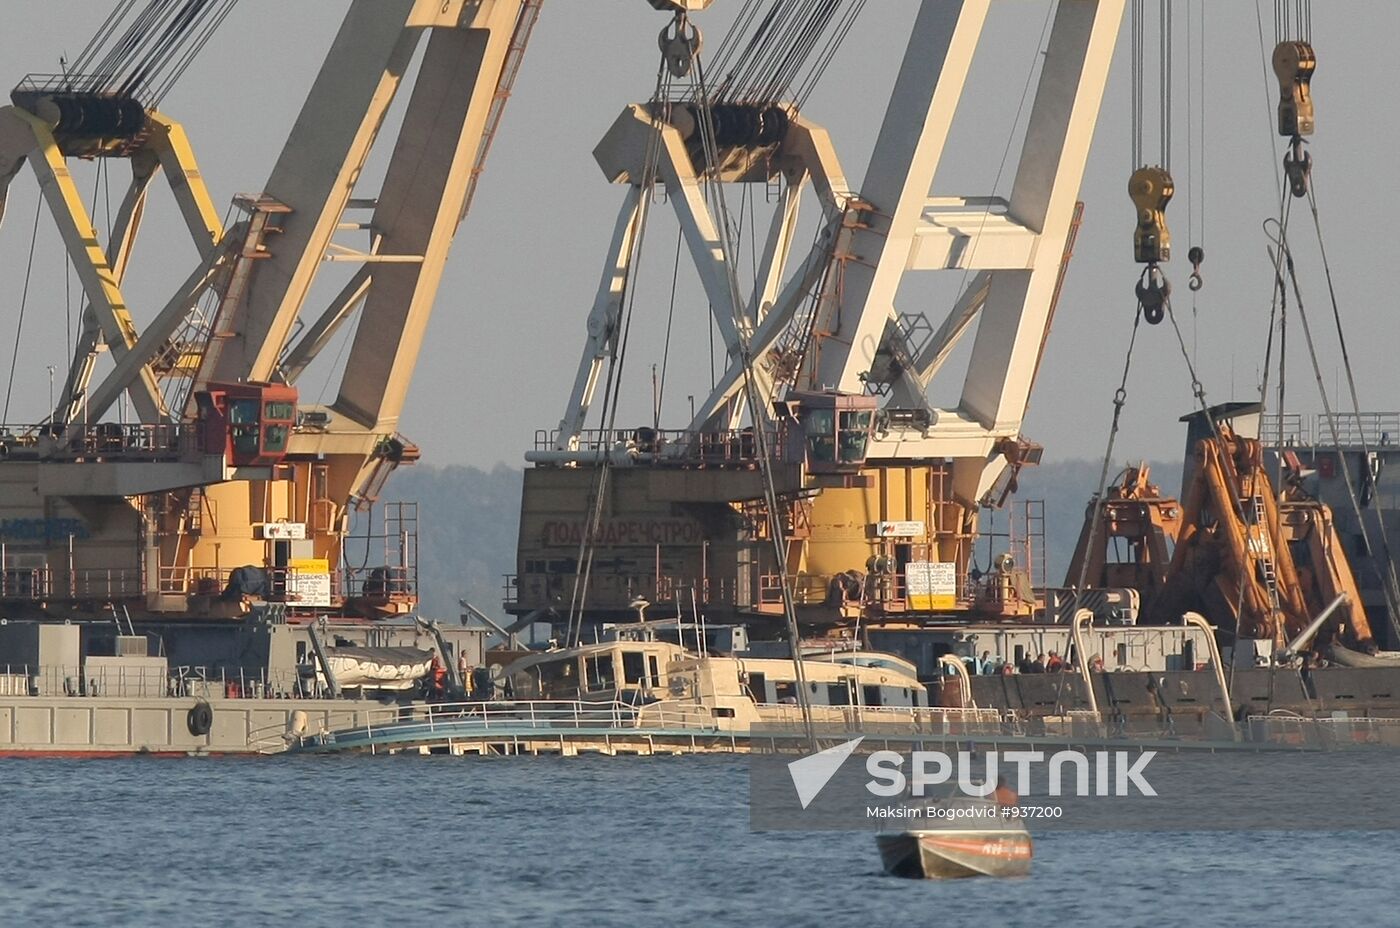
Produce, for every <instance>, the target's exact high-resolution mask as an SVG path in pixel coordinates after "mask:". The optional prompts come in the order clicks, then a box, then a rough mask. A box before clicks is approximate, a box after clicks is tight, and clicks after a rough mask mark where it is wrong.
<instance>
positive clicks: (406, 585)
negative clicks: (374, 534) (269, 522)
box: [157, 566, 418, 606]
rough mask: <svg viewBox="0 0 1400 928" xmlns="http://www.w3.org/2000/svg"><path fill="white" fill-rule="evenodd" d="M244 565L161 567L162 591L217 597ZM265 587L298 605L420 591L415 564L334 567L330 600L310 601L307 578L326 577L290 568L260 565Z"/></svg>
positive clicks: (271, 596)
mask: <svg viewBox="0 0 1400 928" xmlns="http://www.w3.org/2000/svg"><path fill="white" fill-rule="evenodd" d="M241 569H242V568H233V569H230V568H213V567H188V566H184V567H161V568H160V569H159V571H158V572H157V574H158V582H159V584H160V592H162V593H167V594H179V595H187V596H188V595H205V596H218V595H221V594H222V593H223V592H224V591H225V590H227V589H228V588H229V581H230V580H231V579H232V578H233V576H234V573H235V571H236V570H241ZM259 569H260V570H261V571H262V574H263V578H262V579H263V588H262V590H261V591H257V592H256V593H255V594H253V595H256V596H258V597H260V598H266V599H267V600H269V601H271V602H286V603H288V604H289V605H292V606H296V605H300V604H304V605H307V606H317V605H322V606H324V605H331V604H333V603H337V602H341V601H343V600H344V599H346V598H349V597H363V598H365V599H384V600H389V599H412V598H415V597H416V596H417V594H418V571H417V569H416V568H414V567H397V566H377V567H356V568H349V569H344V570H340V569H337V570H332V571H330V573H329V577H328V581H327V582H328V587H321V588H320V592H325V591H326V590H327V589H328V591H329V596H328V597H326V599H328V600H329V602H326V601H322V602H319V603H318V602H312V601H308V599H307V597H308V596H309V595H310V593H309V591H308V590H307V589H306V588H305V582H304V581H306V580H308V579H310V578H312V577H319V576H326V575H323V574H315V573H311V572H307V571H303V570H297V569H296V568H291V567H263V568H259Z"/></svg>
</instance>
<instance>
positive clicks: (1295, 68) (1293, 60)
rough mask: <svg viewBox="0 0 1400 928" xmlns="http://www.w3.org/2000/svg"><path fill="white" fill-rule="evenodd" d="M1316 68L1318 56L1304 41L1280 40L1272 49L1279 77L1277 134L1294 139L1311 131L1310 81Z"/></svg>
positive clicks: (1275, 71) (1311, 103)
mask: <svg viewBox="0 0 1400 928" xmlns="http://www.w3.org/2000/svg"><path fill="white" fill-rule="evenodd" d="M1316 70H1317V56H1316V55H1315V54H1313V47H1312V46H1311V45H1310V44H1308V43H1307V42H1280V43H1278V46H1277V47H1276V48H1275V49H1274V74H1276V75H1277V76H1278V88H1279V101H1278V134H1279V135H1281V136H1283V137H1284V138H1294V137H1296V136H1301V135H1312V133H1313V127H1314V123H1313V100H1312V90H1311V88H1310V84H1311V82H1312V76H1313V72H1314V71H1316Z"/></svg>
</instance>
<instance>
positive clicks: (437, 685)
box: [428, 648, 447, 700]
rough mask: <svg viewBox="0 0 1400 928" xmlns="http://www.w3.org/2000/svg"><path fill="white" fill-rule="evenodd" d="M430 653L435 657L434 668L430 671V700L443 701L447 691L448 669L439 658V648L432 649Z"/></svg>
mask: <svg viewBox="0 0 1400 928" xmlns="http://www.w3.org/2000/svg"><path fill="white" fill-rule="evenodd" d="M428 653H429V654H431V655H432V657H433V663H432V666H431V667H430V668H429V669H428V680H429V681H430V682H429V687H430V688H429V690H428V698H429V699H434V700H438V699H442V697H443V694H444V693H445V692H446V691H447V668H446V667H445V666H444V665H443V663H442V660H441V658H439V657H438V653H437V648H432V649H430V650H429V651H428Z"/></svg>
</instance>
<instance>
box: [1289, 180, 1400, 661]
mask: <svg viewBox="0 0 1400 928" xmlns="http://www.w3.org/2000/svg"><path fill="white" fill-rule="evenodd" d="M1308 205H1309V207H1310V209H1311V212H1312V219H1313V228H1314V230H1315V231H1316V233H1317V245H1318V251H1319V254H1320V256H1321V258H1322V269H1323V276H1324V277H1325V278H1326V281H1327V296H1328V299H1329V301H1330V303H1331V308H1332V321H1333V324H1334V325H1335V327H1336V331H1337V342H1338V344H1339V346H1340V348H1341V353H1342V369H1343V370H1344V371H1346V379H1347V389H1348V391H1349V394H1350V397H1351V403H1352V412H1353V414H1354V415H1355V416H1356V424H1357V429H1356V431H1357V435H1358V437H1359V438H1360V439H1361V455H1362V461H1363V462H1364V464H1365V466H1366V467H1367V469H1368V470H1367V473H1368V474H1369V468H1370V461H1371V447H1370V442H1369V441H1368V439H1367V438H1366V430H1365V429H1364V428H1363V427H1362V426H1361V401H1360V398H1359V394H1358V392H1357V389H1356V377H1355V374H1354V373H1353V371H1352V366H1351V355H1350V352H1349V351H1348V350H1347V341H1346V333H1345V331H1344V328H1343V325H1342V314H1341V309H1340V307H1339V305H1338V302H1337V290H1336V286H1335V285H1334V283H1333V280H1332V266H1331V264H1330V262H1329V261H1328V259H1327V246H1326V242H1325V241H1324V238H1323V234H1322V221H1321V219H1320V218H1319V216H1318V209H1317V196H1316V194H1315V192H1314V189H1313V187H1312V185H1309V188H1308ZM1281 238H1282V237H1281ZM1280 248H1281V250H1282V251H1283V252H1284V254H1285V255H1286V263H1287V267H1288V276H1289V280H1290V282H1291V283H1292V286H1293V290H1294V297H1293V300H1294V302H1295V303H1296V304H1297V306H1298V316H1299V318H1300V319H1301V320H1302V323H1303V334H1304V337H1305V339H1306V340H1307V343H1308V352H1309V354H1310V356H1311V358H1312V363H1313V370H1314V374H1315V375H1316V377H1317V386H1318V391H1319V394H1320V396H1321V399H1322V408H1323V412H1324V414H1325V416H1326V419H1327V428H1328V431H1329V433H1330V434H1331V437H1332V444H1333V446H1334V447H1336V448H1337V449H1338V450H1339V451H1340V449H1341V434H1340V430H1339V429H1338V426H1337V415H1336V413H1335V412H1334V411H1333V409H1332V404H1331V402H1330V401H1329V399H1328V396H1327V388H1326V385H1325V384H1324V382H1323V379H1322V371H1321V367H1320V366H1319V363H1318V359H1317V352H1316V351H1315V350H1314V347H1313V339H1312V330H1311V328H1310V326H1309V325H1308V317H1307V313H1306V311H1305V309H1304V307H1303V298H1302V295H1301V293H1300V292H1299V289H1298V279H1297V275H1296V274H1295V272H1294V265H1293V256H1292V254H1291V252H1290V250H1289V249H1288V247H1287V239H1286V238H1282V240H1281V243H1280ZM1342 475H1343V477H1344V478H1345V481H1346V486H1347V496H1348V498H1349V500H1350V502H1351V506H1352V511H1353V513H1354V514H1355V515H1356V522H1357V525H1358V526H1359V527H1360V529H1361V539H1362V542H1363V543H1364V544H1365V546H1366V554H1367V556H1369V557H1370V558H1371V560H1372V561H1373V562H1375V563H1376V564H1377V565H1378V567H1379V566H1380V565H1384V566H1383V567H1380V569H1379V570H1378V572H1379V573H1381V575H1382V577H1381V580H1382V588H1383V589H1384V591H1385V598H1386V607H1387V608H1386V611H1387V613H1388V614H1389V618H1390V623H1391V627H1392V628H1393V629H1394V631H1395V634H1396V638H1397V640H1400V577H1397V575H1396V568H1395V561H1394V559H1393V558H1392V557H1391V552H1390V542H1389V540H1388V537H1387V535H1386V528H1385V514H1384V511H1383V508H1382V507H1381V506H1377V507H1375V512H1376V522H1377V528H1378V530H1379V531H1378V533H1377V534H1378V535H1379V538H1380V543H1379V546H1376V545H1373V543H1372V541H1371V533H1370V530H1369V529H1368V528H1367V526H1366V517H1365V513H1364V511H1363V509H1364V507H1363V506H1362V505H1361V499H1360V496H1359V494H1358V493H1357V492H1356V487H1355V486H1354V485H1353V482H1352V479H1351V469H1350V468H1348V467H1345V466H1344V467H1342ZM1368 479H1369V478H1368ZM1357 607H1358V608H1360V604H1359V603H1358V604H1357Z"/></svg>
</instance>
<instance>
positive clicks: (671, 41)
mask: <svg viewBox="0 0 1400 928" xmlns="http://www.w3.org/2000/svg"><path fill="white" fill-rule="evenodd" d="M700 42H701V39H700V30H699V28H697V27H696V26H694V25H692V24H691V22H690V20H688V19H686V18H685V17H684V16H682V15H679V14H677V16H676V18H675V20H674V21H673V22H672V23H671V24H670V25H669V26H667V27H666V28H665V29H662V30H661V35H660V36H658V37H657V44H658V45H660V46H661V54H662V55H664V56H665V58H666V68H667V70H669V71H670V72H671V76H672V77H685V76H686V75H687V74H689V73H690V67H691V65H692V64H694V63H695V56H696V55H698V54H700Z"/></svg>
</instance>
